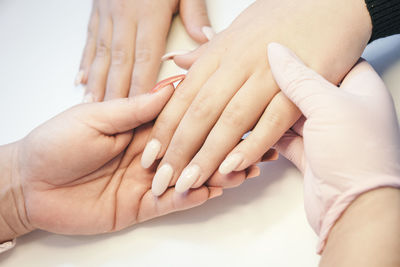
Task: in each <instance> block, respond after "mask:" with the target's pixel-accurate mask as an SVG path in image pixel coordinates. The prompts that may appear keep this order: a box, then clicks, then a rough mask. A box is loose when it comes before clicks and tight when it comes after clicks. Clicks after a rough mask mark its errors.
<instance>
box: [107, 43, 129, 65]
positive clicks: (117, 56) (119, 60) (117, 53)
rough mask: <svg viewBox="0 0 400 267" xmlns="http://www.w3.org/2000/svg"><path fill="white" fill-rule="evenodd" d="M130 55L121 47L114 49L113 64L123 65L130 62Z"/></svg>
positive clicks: (112, 54)
mask: <svg viewBox="0 0 400 267" xmlns="http://www.w3.org/2000/svg"><path fill="white" fill-rule="evenodd" d="M128 59H129V54H128V52H127V50H126V49H124V48H121V47H118V46H117V47H113V48H112V50H111V64H112V65H123V64H126V63H127V62H128Z"/></svg>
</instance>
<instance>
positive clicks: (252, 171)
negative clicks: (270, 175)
mask: <svg viewBox="0 0 400 267" xmlns="http://www.w3.org/2000/svg"><path fill="white" fill-rule="evenodd" d="M260 174H261V170H260V168H259V167H258V166H253V167H251V168H250V170H249V173H248V174H247V176H246V179H251V178H255V177H258V176H260Z"/></svg>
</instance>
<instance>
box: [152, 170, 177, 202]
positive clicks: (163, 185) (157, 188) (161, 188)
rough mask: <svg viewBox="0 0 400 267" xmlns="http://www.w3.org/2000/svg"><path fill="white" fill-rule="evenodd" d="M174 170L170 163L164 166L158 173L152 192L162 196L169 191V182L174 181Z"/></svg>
mask: <svg viewBox="0 0 400 267" xmlns="http://www.w3.org/2000/svg"><path fill="white" fill-rule="evenodd" d="M173 174H174V170H173V169H172V166H171V165H170V164H168V163H166V164H163V165H162V166H161V167H160V168H159V169H158V170H157V172H156V174H155V175H154V178H153V183H152V185H151V191H152V192H153V195H155V196H157V197H158V196H161V195H162V194H163V193H164V192H165V190H167V188H168V185H169V182H170V181H171V179H172V175H173Z"/></svg>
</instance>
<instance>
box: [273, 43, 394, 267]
mask: <svg viewBox="0 0 400 267" xmlns="http://www.w3.org/2000/svg"><path fill="white" fill-rule="evenodd" d="M268 51H269V53H268V55H269V60H270V64H271V70H272V73H273V75H274V77H275V80H276V82H277V83H278V85H279V87H280V88H281V89H282V91H283V92H284V93H285V94H286V95H287V96H288V97H289V98H290V99H291V100H292V101H293V102H294V103H295V104H296V105H297V106H298V107H299V108H300V110H301V111H302V113H303V114H304V117H305V119H304V118H303V119H302V120H300V121H299V122H298V123H297V124H296V125H295V126H294V127H293V128H292V130H290V131H288V132H287V133H286V134H285V136H283V137H282V138H281V139H280V141H279V142H278V143H277V144H276V148H277V150H278V151H279V152H280V153H282V154H283V155H284V156H285V157H287V158H288V159H289V160H291V161H292V162H293V163H294V164H295V165H296V166H297V167H298V168H299V169H300V170H301V171H302V172H303V174H304V198H305V200H304V201H305V209H306V213H307V218H308V220H309V222H310V224H311V226H312V228H313V229H314V231H315V232H316V233H317V234H318V235H319V238H320V242H319V246H318V251H319V252H321V251H322V249H323V247H324V245H325V242H326V239H327V237H328V234H329V233H330V230H331V228H332V227H333V225H334V224H335V222H336V221H337V220H338V219H339V217H340V216H341V215H342V214H343V212H344V211H345V209H346V208H347V207H348V206H349V205H350V204H351V203H352V202H353V201H354V200H355V199H356V198H357V197H359V196H360V195H361V194H363V193H365V192H368V191H371V190H373V189H377V188H381V187H395V188H400V133H399V124H398V120H397V117H396V112H395V108H394V104H393V101H392V98H391V96H390V93H389V92H388V90H387V89H386V87H385V85H384V83H383V81H382V80H381V79H380V77H379V76H378V74H377V73H376V72H375V71H374V70H373V68H372V67H371V66H370V65H369V64H368V63H367V62H366V61H361V62H359V63H358V64H357V65H356V66H355V67H354V68H353V69H352V70H351V71H350V72H349V73H348V75H347V76H346V78H345V79H344V80H343V82H342V83H341V85H340V88H338V87H337V86H335V85H333V84H331V83H330V82H328V81H326V80H325V79H324V78H323V77H322V76H320V75H318V74H317V73H315V72H314V71H312V70H311V69H309V68H307V67H306V66H305V65H304V64H303V63H302V62H301V61H300V59H299V58H298V57H297V56H295V55H294V54H293V53H292V52H291V51H289V50H288V49H287V48H285V47H283V46H281V45H278V44H270V45H269V49H268ZM397 199H398V198H397ZM394 200H395V199H394ZM396 227H397V228H398V226H396ZM356 256H357V255H355V257H356ZM357 266H358V265H357Z"/></svg>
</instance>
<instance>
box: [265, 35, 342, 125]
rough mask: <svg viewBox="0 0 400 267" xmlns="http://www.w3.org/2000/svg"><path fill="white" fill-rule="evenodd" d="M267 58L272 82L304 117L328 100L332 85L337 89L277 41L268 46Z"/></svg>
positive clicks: (324, 104)
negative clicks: (273, 80)
mask: <svg viewBox="0 0 400 267" xmlns="http://www.w3.org/2000/svg"><path fill="white" fill-rule="evenodd" d="M268 59H269V64H270V67H271V71H272V75H273V76H274V79H275V81H276V83H277V84H278V86H279V87H280V88H281V90H282V91H283V93H285V95H286V96H287V97H288V98H289V99H290V100H291V101H292V102H293V103H294V104H295V105H296V106H297V107H298V108H299V109H300V110H301V111H302V113H303V114H304V116H305V117H307V118H308V117H309V116H310V114H311V113H312V111H313V110H315V109H317V108H318V107H321V106H326V104H327V103H329V98H330V97H329V94H330V93H331V92H334V90H330V89H331V88H332V87H333V88H336V89H337V87H336V86H334V85H332V84H331V83H329V82H328V81H326V80H325V79H324V78H323V77H322V76H321V75H319V74H317V73H316V72H314V71H313V70H311V69H309V68H308V67H307V66H305V65H304V63H303V62H302V61H301V60H300V59H299V58H298V57H297V56H296V55H295V54H294V53H293V52H292V51H290V50H289V49H288V48H286V47H284V46H282V45H280V44H278V43H270V44H269V45H268Z"/></svg>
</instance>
